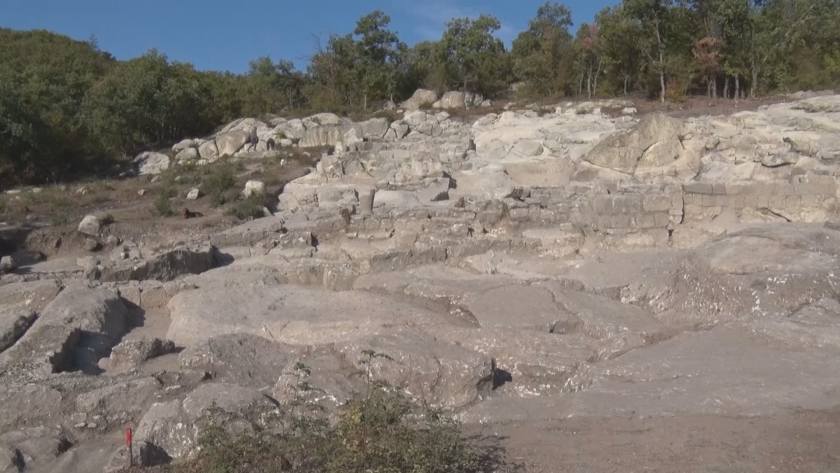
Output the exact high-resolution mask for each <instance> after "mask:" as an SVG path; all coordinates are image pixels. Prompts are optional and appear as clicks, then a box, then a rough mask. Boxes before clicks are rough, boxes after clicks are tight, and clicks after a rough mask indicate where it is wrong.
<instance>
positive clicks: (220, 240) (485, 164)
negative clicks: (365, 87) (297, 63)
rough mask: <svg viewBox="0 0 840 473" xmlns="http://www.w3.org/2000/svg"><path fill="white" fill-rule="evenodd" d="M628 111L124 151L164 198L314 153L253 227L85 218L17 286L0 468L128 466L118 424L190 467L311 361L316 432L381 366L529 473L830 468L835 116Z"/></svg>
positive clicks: (337, 129)
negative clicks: (158, 234)
mask: <svg viewBox="0 0 840 473" xmlns="http://www.w3.org/2000/svg"><path fill="white" fill-rule="evenodd" d="M408 105H411V104H408ZM631 105H632V104H630V103H625V102H622V101H616V100H611V101H602V102H587V103H560V104H557V105H555V106H552V107H549V108H538V107H532V108H530V109H522V110H507V111H500V113H491V114H487V115H484V116H479V117H475V118H466V117H459V116H457V114H455V113H453V112H451V111H441V110H435V109H431V110H408V109H402V111H401V112H400V113H399V115H398V116H401V118H399V119H396V120H393V121H392V120H390V119H388V118H385V117H384V116H383V117H382V118H374V119H371V120H368V121H364V122H351V121H348V120H346V119H342V118H339V117H337V116H335V115H332V114H318V115H314V116H311V117H307V118H304V119H301V120H285V119H276V120H271V121H270V122H264V121H259V120H256V119H254V118H245V119H241V120H237V121H235V122H232V123H230V124H229V125H227V126H225V127H224V128H222V129H221V130H220V131H219V132H218V133H217V134H215V135H213V136H211V137H205V138H202V139H193V138H190V139H187V140H184V141H183V142H181V143H178V144H177V145H176V146H175V147H174V148H173V150H172V153H169V154H156V153H143V154H141V155H139V156H138V157H137V159H136V165H137V170H138V172H139V173H140V174H141V175H144V174H155V173H160V172H163V171H164V169H169V170H168V171H166V172H174V173H176V174H177V173H178V172H182V171H180V170H184V171H183V172H186V171H185V170H186V169H191V168H193V166H191V165H188V164H189V163H195V164H196V166H201V165H207V166H212V165H213V162H214V161H219V162H228V161H231V162H242V163H253V162H260V161H261V160H266V159H273V158H272V156H275V155H276V153H278V152H279V151H280V150H283V149H284V148H285V149H294V148H298V149H300V148H308V147H312V146H327V147H330V152H328V153H325V154H323V155H322V156H321V157H320V159H319V160H318V162H317V165H316V166H315V167H314V168H312V169H311V170H310V172H309V173H308V174H307V175H305V176H304V177H301V178H299V179H295V180H293V181H291V182H289V183H287V184H285V185H283V186H282V188H281V189H279V190H278V192H277V193H272V192H270V191H268V190H267V186H265V185H262V186H261V185H260V182H258V181H256V180H254V181H252V183H249V185H248V189H250V190H248V191H247V192H246V193H247V194H252V193H257V194H262V193H267V194H268V199H267V200H269V201H270V204H271V207H273V208H272V209H270V210H272V212H270V213H269V215H268V216H266V217H264V218H259V219H255V220H252V221H249V222H246V223H243V224H241V225H238V226H234V227H232V228H229V229H224V230H218V231H217V230H204V231H202V230H201V229H200V228H198V229H197V230H196V231H195V232H192V233H190V234H179V235H178V237H177V238H172V239H170V240H169V241H167V239H166V238H163V237H162V238H161V239H160V240H159V243H160V244H159V245H158V246H156V247H151V246H144V245H140V244H134V243H131V242H130V241H129V239H128V238H127V237H125V236H124V235H119V232H118V229H117V227H115V226H114V225H113V224H110V223H109V222H107V221H101V220H98V219H97V218H95V217H93V216H92V217H91V218H86V219H85V220H84V221H82V222H81V224H80V226H79V228H78V232H79V233H83V234H84V235H85V237H84V238H86V239H90V240H93V241H94V242H96V243H97V245H91V246H90V248H88V250H89V251H86V252H84V253H80V254H78V255H73V256H68V255H64V256H61V257H57V258H50V259H47V260H46V261H40V262H34V263H29V262H20V263H19V264H17V265H14V266H17V268H7V270H8V271H9V272H8V273H7V274H5V275H3V276H2V278H0V308H1V309H0V471H27V472H28V471H34V472H41V471H44V472H46V471H61V472H91V471H115V470H116V469H118V468H121V467H123V466H125V463H126V460H127V458H125V456H124V454H123V449H122V447H121V437H120V436H121V435H122V431H123V429H125V428H127V427H131V428H133V429H134V432H135V443H136V449H135V453H136V454H137V462H138V463H140V464H142V465H145V466H149V465H154V464H159V463H169V462H175V463H178V462H182V461H185V460H187V459H189V458H193V457H194V456H195V455H196V454H197V453H198V441H199V438H200V437H201V435H202V433H203V432H204V431H205V429H206V428H207V425H208V423H207V419H208V417H209V416H210V415H212V414H213V413H218V412H220V411H221V412H223V413H225V415H226V416H227V417H226V418H228V419H230V428H231V431H232V432H243V431H249V429H259V428H261V427H264V426H265V425H264V420H265V419H266V416H269V415H270V414H271V413H276V412H283V411H287V410H290V409H292V408H293V404H294V403H293V401H294V399H293V397H292V396H290V386H292V385H294V384H295V383H296V382H297V378H296V377H295V376H293V375H292V374H290V373H294V372H295V367H297V366H300V365H301V364H302V365H305V366H307V367H308V368H309V369H310V371H311V372H310V374H309V376H308V381H307V382H308V383H309V384H311V385H312V386H313V387H315V388H317V389H318V390H319V391H318V392H319V393H321V396H320V397H318V399H317V402H318V404H319V405H320V407H321V408H322V410H323V412H324V413H325V415H326V416H327V417H330V416H333V415H334V414H335V413H336V412H339V411H340V410H341V409H342V406H343V405H344V404H345V403H346V402H347V400H348V399H350V398H351V397H352V396H353V394H354V393H356V392H359V391H360V390H362V389H363V388H364V387H363V386H362V385H361V384H360V383H362V380H361V379H360V378H359V377H358V376H356V375H355V373H356V367H357V366H358V365H357V362H358V360H359V358H360V357H361V356H362V353H365V352H368V353H369V351H370V350H373V351H375V352H377V353H383V354H387V355H388V356H387V358H386V357H382V358H375V359H372V360H370V373H371V375H372V376H374V377H375V378H376V379H380V380H384V381H387V382H388V384H389V385H390V386H392V387H394V388H395V389H397V390H398V391H399V392H401V393H403V394H404V395H405V396H406V397H408V398H409V399H411V400H412V401H415V402H416V403H418V404H420V405H425V406H429V407H432V408H440V409H442V410H443V411H444V412H446V413H447V415H449V416H452V417H454V418H457V419H459V420H461V421H463V422H464V425H465V428H467V429H468V430H470V429H474V430H476V431H479V430H480V431H481V432H482V433H484V434H486V433H487V432H490V431H492V432H493V434H492V435H493V436H497V437H496V438H497V440H499V441H500V442H502V444H503V446H504V447H505V448H508V449H509V453H510V456H511V457H514V458H520V459H522V461H523V463H524V465H523V466H524V467H525V469H526V470H529V471H548V470H551V471H558V470H561V471H593V470H597V471H624V470H625V469H626V470H627V471H631V470H632V471H638V470H642V469H653V470H657V469H658V470H660V471H673V468H674V466H675V465H677V466H680V467H682V466H685V468H682V470H684V471H708V470H714V469H717V470H720V471H731V470H732V469H740V470H743V471H769V470H771V469H777V470H779V471H794V470H796V469H801V470H803V471H830V469H831V468H832V467H833V466H832V465H835V466H836V458H834V457H832V455H833V453H832V452H836V451H837V448H838V447H840V445H838V443H837V442H838V441H837V438H836V435H833V434H830V432H833V431H836V428H837V427H838V425H840V418H838V416H837V415H836V409H837V407H836V406H838V405H840V394H838V393H840V372H838V370H836V369H835V368H833V367H834V366H835V365H836V358H837V356H838V355H840V303H838V301H840V291H838V287H840V286H839V284H840V280H838V277H840V276H838V272H837V267H838V263H840V260H839V259H838V258H840V231H838V229H840V225H838V224H837V220H836V219H837V217H838V215H837V213H838V206H837V198H838V185H837V182H836V175H837V171H838V169H840V167H839V166H838V158H840V138H838V136H840V135H838V131H840V96H814V97H798V98H796V99H795V100H792V101H789V102H786V103H779V104H775V105H769V106H763V107H761V108H760V109H758V110H755V111H746V112H740V113H736V114H732V115H727V116H699V117H696V118H676V117H674V116H671V115H667V114H648V115H643V116H641V117H637V116H636V115H637V114H636V111H635V110H634V109H632V107H631ZM395 113H396V112H395ZM252 129H254V130H256V132H257V135H258V137H259V145H258V146H257V148H256V149H255V150H248V149H247V148H246V147H247V145H248V144H249V143H247V142H248V141H249V139H248V138H249V135H250V132H251V130H252ZM269 138H271V139H273V140H274V141H275V143H276V145H277V148H278V149H276V150H270V149H266V143H267V141H268V139H269ZM164 242H165V243H164ZM77 257H78V259H77ZM803 412H804V413H814V414H813V415H814V416H816V417H819V418H820V419H821V421H820V422H808V421H807V420H803V419H805V418H803V417H796V416H795V415H804V414H802V413H803ZM793 413H799V414H795V415H794V414H793ZM482 426H483V427H482ZM242 429H244V430H242ZM627 429H632V431H633V432H636V433H637V434H634V435H633V436H629V439H628V438H627V437H626V436H627V435H628V434H626V432H628V431H629V430H627ZM655 432H663V434H662V435H661V436H659V437H657V436H656V435H659V434H655ZM733 432H738V435H734V434H733ZM665 433H667V434H665ZM803 438H807V439H808V440H807V441H804V440H802V439H803ZM581 439H585V440H586V441H585V442H582V441H581ZM575 442H581V445H580V446H579V447H576V448H579V450H576V451H578V452H587V453H586V454H578V455H575V454H574V453H573V452H569V451H568V449H565V448H564V447H557V445H577V444H576V443H575ZM628 445H629V446H628ZM727 445H728V446H729V449H727V448H726V446H727ZM668 451H670V452H671V453H670V454H667V455H666V454H664V453H663V452H668ZM596 452H601V454H596ZM697 458H704V459H705V460H704V462H701V463H697V462H696V459H697ZM616 468H618V470H616Z"/></svg>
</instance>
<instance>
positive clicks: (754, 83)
mask: <svg viewBox="0 0 840 473" xmlns="http://www.w3.org/2000/svg"><path fill="white" fill-rule="evenodd" d="M757 88H758V68H756V67H755V65H754V64H753V67H752V82H750V99H752V100H755V94H756V89H757Z"/></svg>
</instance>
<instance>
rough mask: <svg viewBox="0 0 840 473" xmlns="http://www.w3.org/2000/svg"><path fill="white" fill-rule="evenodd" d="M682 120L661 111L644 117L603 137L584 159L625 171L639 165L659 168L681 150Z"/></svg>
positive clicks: (631, 172) (634, 170)
mask: <svg viewBox="0 0 840 473" xmlns="http://www.w3.org/2000/svg"><path fill="white" fill-rule="evenodd" d="M681 129H682V123H681V122H680V121H679V120H677V119H674V118H670V117H668V116H666V115H662V114H658V113H657V114H652V115H648V116H646V117H645V118H643V119H642V120H641V121H640V122H639V123H638V124H636V125H635V126H634V127H632V128H630V129H628V130H626V131H622V132H617V133H614V134H612V135H609V136H607V137H606V138H604V139H602V140H601V141H600V142H599V143H598V144H597V145H595V147H594V148H592V150H590V151H589V153H587V154H586V156H584V159H585V160H586V161H587V162H589V163H592V164H594V165H596V166H601V167H605V168H609V169H613V170H615V171H619V172H622V173H625V174H634V173H635V172H636V169H637V168H638V167H641V166H644V167H660V166H666V165H668V164H670V163H672V162H673V161H674V160H675V159H676V158H677V157H678V156H679V151H680V150H681V149H682V147H681V144H680V136H679V134H680V131H681Z"/></svg>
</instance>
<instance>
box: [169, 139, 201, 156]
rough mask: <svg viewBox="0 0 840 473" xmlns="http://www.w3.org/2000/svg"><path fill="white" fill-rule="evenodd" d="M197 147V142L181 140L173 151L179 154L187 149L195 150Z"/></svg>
mask: <svg viewBox="0 0 840 473" xmlns="http://www.w3.org/2000/svg"><path fill="white" fill-rule="evenodd" d="M195 146H197V145H196V143H195V140H190V139H186V140H181V141H179V142H178V143H176V144H175V145H174V146H173V147H172V151H175V152H176V153H177V152H178V151H183V150H185V149H187V148H193V147H195Z"/></svg>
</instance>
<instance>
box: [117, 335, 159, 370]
mask: <svg viewBox="0 0 840 473" xmlns="http://www.w3.org/2000/svg"><path fill="white" fill-rule="evenodd" d="M173 351H175V344H174V343H172V341H171V340H161V339H160V338H140V339H137V340H126V341H124V342H122V343H120V344H119V345H117V346H115V347H114V348H113V350H111V356H110V360H109V363H108V369H109V370H117V371H121V370H130V369H134V368H136V367H138V366H140V365H141V364H143V363H144V362H146V361H148V360H151V359H152V358H157V357H159V356H163V355H166V354H168V353H172V352H173Z"/></svg>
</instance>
